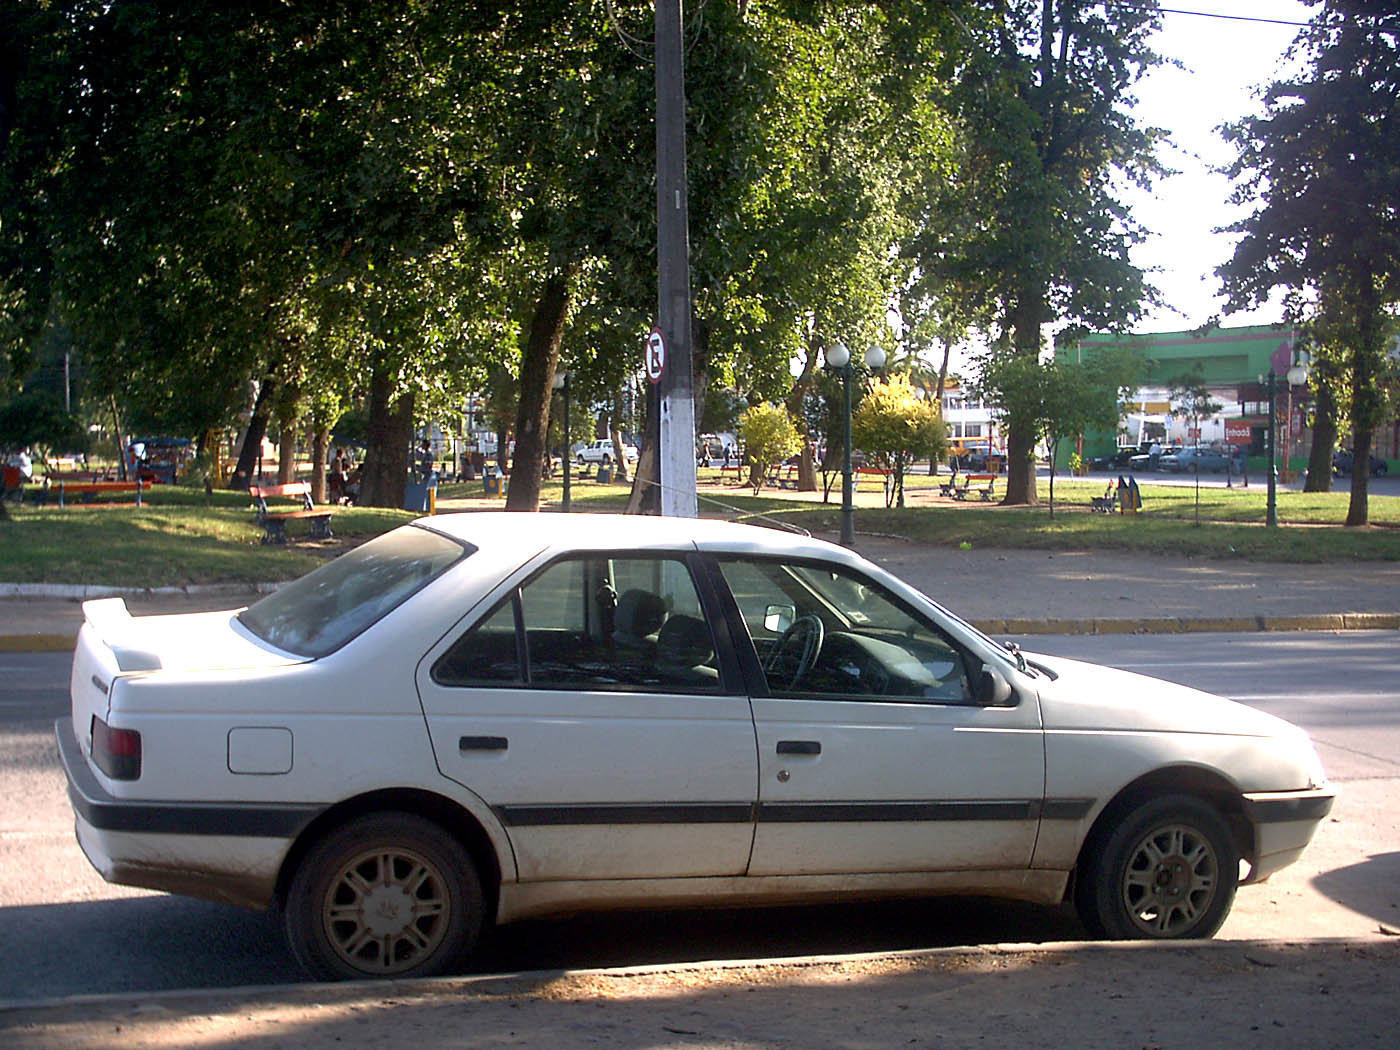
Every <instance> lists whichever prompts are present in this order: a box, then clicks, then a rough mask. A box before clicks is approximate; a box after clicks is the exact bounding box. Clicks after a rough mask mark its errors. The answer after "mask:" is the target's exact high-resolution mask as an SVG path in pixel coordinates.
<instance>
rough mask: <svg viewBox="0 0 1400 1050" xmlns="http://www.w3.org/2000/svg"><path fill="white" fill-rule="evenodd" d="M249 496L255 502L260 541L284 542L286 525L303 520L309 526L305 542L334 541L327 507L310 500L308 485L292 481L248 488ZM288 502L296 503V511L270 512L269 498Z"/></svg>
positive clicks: (266, 542)
mask: <svg viewBox="0 0 1400 1050" xmlns="http://www.w3.org/2000/svg"><path fill="white" fill-rule="evenodd" d="M248 495H249V496H251V497H252V498H253V499H254V501H256V503H257V513H258V524H259V525H261V526H262V528H263V535H262V542H263V543H264V544H268V543H286V542H287V522H289V521H298V520H300V519H303V518H304V519H305V520H306V521H308V522H309V523H310V531H309V532H308V533H307V539H312V540H329V539H334V536H333V535H332V534H331V515H332V514H333V513H334V511H332V510H331V509H330V508H329V507H318V506H316V504H315V503H314V502H313V501H312V499H311V483H310V482H307V481H293V482H291V483H290V484H287V485H249V486H248ZM278 498H280V499H291V500H295V501H297V504H298V506H297V509H296V510H270V509H268V505H267V501H268V500H269V499H278Z"/></svg>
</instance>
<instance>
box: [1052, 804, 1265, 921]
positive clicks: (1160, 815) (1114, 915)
mask: <svg viewBox="0 0 1400 1050" xmlns="http://www.w3.org/2000/svg"><path fill="white" fill-rule="evenodd" d="M1087 852H1088V854H1089V855H1088V857H1087V858H1086V860H1085V863H1084V864H1083V865H1082V866H1081V870H1080V873H1079V882H1078V885H1077V888H1076V892H1075V904H1076V905H1077V907H1078V910H1079V916H1080V918H1081V919H1082V920H1083V922H1084V925H1085V926H1086V927H1088V928H1089V931H1090V932H1091V933H1093V934H1094V935H1096V936H1099V937H1109V938H1114V939H1117V940H1127V939H1134V938H1140V939H1149V940H1157V939H1162V940H1168V939H1181V938H1191V937H1209V936H1211V935H1212V934H1214V933H1215V931H1216V930H1218V929H1219V928H1220V924H1221V923H1223V922H1224V921H1225V916H1226V915H1228V914H1229V911H1230V905H1231V904H1232V903H1233V902H1234V899H1235V887H1236V885H1237V884H1238V882H1239V865H1240V856H1239V851H1238V850H1237V848H1236V846H1235V840H1234V838H1233V837H1232V836H1231V834H1230V829H1229V828H1228V827H1227V826H1226V825H1225V821H1224V820H1223V819H1222V818H1221V816H1220V814H1219V812H1217V811H1216V810H1215V809H1214V808H1213V807H1212V806H1210V805H1209V804H1208V803H1206V802H1204V801H1202V800H1201V799H1199V798H1195V797H1193V796H1190V795H1168V796H1164V797H1162V798H1156V799H1153V800H1151V801H1149V802H1145V803H1143V804H1142V805H1140V806H1138V807H1137V808H1136V809H1132V810H1130V811H1129V812H1128V813H1127V814H1126V816H1124V818H1123V819H1122V820H1121V821H1120V822H1119V823H1118V825H1117V826H1116V827H1114V828H1112V829H1110V830H1109V832H1108V834H1107V836H1106V837H1104V838H1103V839H1101V840H1100V841H1099V843H1097V844H1091V845H1090V847H1089V849H1088V851H1087Z"/></svg>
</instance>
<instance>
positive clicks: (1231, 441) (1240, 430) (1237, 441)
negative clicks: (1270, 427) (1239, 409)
mask: <svg viewBox="0 0 1400 1050" xmlns="http://www.w3.org/2000/svg"><path fill="white" fill-rule="evenodd" d="M1253 440H1254V436H1253V433H1252V432H1251V427H1250V423H1249V420H1247V419H1227V420H1225V443H1226V444H1227V445H1248V444H1250V443H1251V442H1252V441H1253Z"/></svg>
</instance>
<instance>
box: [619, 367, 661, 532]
mask: <svg viewBox="0 0 1400 1050" xmlns="http://www.w3.org/2000/svg"><path fill="white" fill-rule="evenodd" d="M657 397H658V395H657V391H656V384H654V383H648V384H647V397H646V418H645V420H644V421H643V424H642V433H644V434H645V435H646V440H645V441H643V442H642V450H641V452H642V454H641V457H640V458H639V459H638V460H637V469H636V470H635V471H633V473H632V492H631V494H630V495H629V496H628V497H627V513H628V514H660V513H661V486H660V484H659V482H660V480H661V464H660V462H659V457H658V456H657V451H658V449H659V448H660V445H661V441H660V427H659V426H658V425H657V419H658V418H659V416H660V412H661V406H660V404H659V403H658V401H657Z"/></svg>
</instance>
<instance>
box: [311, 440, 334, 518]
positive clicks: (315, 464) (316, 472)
mask: <svg viewBox="0 0 1400 1050" xmlns="http://www.w3.org/2000/svg"><path fill="white" fill-rule="evenodd" d="M330 445H331V430H330V427H316V428H315V429H314V430H312V432H311V498H312V499H313V500H315V501H316V502H317V503H325V502H326V453H327V452H329V451H330Z"/></svg>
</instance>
